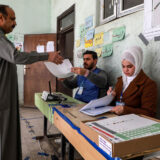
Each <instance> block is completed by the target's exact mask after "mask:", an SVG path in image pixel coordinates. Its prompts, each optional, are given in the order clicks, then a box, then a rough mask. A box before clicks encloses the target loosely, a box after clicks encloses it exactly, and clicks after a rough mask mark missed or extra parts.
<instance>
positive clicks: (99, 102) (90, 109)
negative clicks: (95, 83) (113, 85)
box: [80, 95, 114, 116]
mask: <svg viewBox="0 0 160 160" xmlns="http://www.w3.org/2000/svg"><path fill="white" fill-rule="evenodd" d="M113 98H114V97H113V96H112V95H108V96H105V97H102V98H99V99H95V100H92V101H90V102H89V103H88V104H86V105H85V106H84V107H83V108H81V109H80V112H83V113H85V114H88V115H91V116H95V115H99V114H102V113H105V112H109V111H110V110H111V109H112V108H113V106H108V105H109V104H110V103H111V102H112V100H113Z"/></svg>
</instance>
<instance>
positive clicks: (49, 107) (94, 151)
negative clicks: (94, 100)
mask: <svg viewBox="0 0 160 160" xmlns="http://www.w3.org/2000/svg"><path fill="white" fill-rule="evenodd" d="M64 96H65V97H67V99H68V100H67V101H66V102H63V103H66V104H67V103H68V104H70V105H72V107H71V108H63V107H62V106H60V105H59V104H56V102H45V101H43V100H42V99H41V94H40V93H36V94H35V105H36V106H37V108H38V109H39V110H40V111H41V112H42V113H43V114H44V115H45V116H46V118H48V120H49V121H51V122H52V123H54V125H55V126H56V127H57V128H58V129H59V131H60V132H61V133H62V134H63V135H64V136H65V137H66V139H67V140H68V141H69V142H70V144H71V145H73V147H74V148H75V149H76V150H77V151H78V152H79V153H80V154H81V156H82V157H83V158H84V159H85V160H106V159H109V160H114V159H116V160H118V159H119V158H112V157H110V156H109V155H107V153H105V152H104V151H103V150H102V149H100V148H99V147H98V146H97V145H96V144H93V142H90V140H89V139H88V138H89V137H88V138H87V137H85V136H84V135H83V134H82V133H81V132H80V129H79V126H80V122H81V121H91V120H97V119H99V118H101V117H102V116H103V117H105V116H106V117H113V116H115V115H113V114H111V113H106V114H103V115H100V116H96V117H91V116H87V115H85V114H83V113H81V112H79V109H80V108H81V107H82V106H84V103H82V102H80V101H77V100H75V99H73V98H72V97H69V96H66V95H64ZM63 145H65V144H63V143H62V146H63ZM70 147H71V149H69V152H72V151H73V150H72V149H73V148H72V146H70ZM62 150H63V148H62ZM159 150H160V148H157V149H154V150H148V151H145V152H143V153H139V154H136V155H126V156H125V157H123V159H128V158H132V157H137V156H141V155H145V154H149V153H152V152H156V151H159ZM70 154H71V155H70V157H69V160H70V159H73V155H72V153H70ZM62 157H63V156H62Z"/></svg>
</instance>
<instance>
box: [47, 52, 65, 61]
mask: <svg viewBox="0 0 160 160" xmlns="http://www.w3.org/2000/svg"><path fill="white" fill-rule="evenodd" d="M59 54H60V51H58V52H49V53H48V55H49V56H48V61H50V62H53V63H56V64H61V63H62V62H63V57H62V56H60V55H59Z"/></svg>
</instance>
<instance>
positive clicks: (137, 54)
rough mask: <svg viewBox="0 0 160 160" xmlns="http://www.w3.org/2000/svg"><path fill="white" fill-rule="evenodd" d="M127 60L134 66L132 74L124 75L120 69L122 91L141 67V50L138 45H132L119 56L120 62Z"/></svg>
mask: <svg viewBox="0 0 160 160" xmlns="http://www.w3.org/2000/svg"><path fill="white" fill-rule="evenodd" d="M124 59H125V60H127V61H129V62H130V63H132V64H133V65H134V66H135V72H134V74H133V75H132V76H130V77H128V76H126V75H125V74H124V73H123V71H122V79H123V92H124V91H125V90H126V88H127V87H128V86H129V84H130V83H131V82H132V81H133V79H134V78H135V77H136V76H137V75H138V74H139V72H140V71H141V69H142V61H143V51H142V49H141V47H139V46H133V47H130V48H128V49H126V50H125V51H124V52H123V54H122V57H121V62H122V61H123V60H124Z"/></svg>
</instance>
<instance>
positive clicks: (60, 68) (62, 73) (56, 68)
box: [44, 59, 73, 78]
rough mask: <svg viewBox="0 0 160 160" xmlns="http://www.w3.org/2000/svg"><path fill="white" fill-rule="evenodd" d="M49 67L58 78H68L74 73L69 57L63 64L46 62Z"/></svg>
mask: <svg viewBox="0 0 160 160" xmlns="http://www.w3.org/2000/svg"><path fill="white" fill-rule="evenodd" d="M44 64H45V65H46V67H47V69H48V70H49V71H50V72H51V73H52V74H53V75H54V76H56V77H58V78H67V77H70V76H72V75H73V73H72V72H71V68H72V64H71V62H70V61H69V59H64V60H63V63H62V64H58V65H57V64H55V63H52V62H44Z"/></svg>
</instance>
